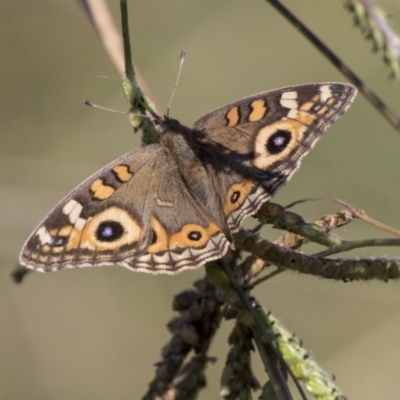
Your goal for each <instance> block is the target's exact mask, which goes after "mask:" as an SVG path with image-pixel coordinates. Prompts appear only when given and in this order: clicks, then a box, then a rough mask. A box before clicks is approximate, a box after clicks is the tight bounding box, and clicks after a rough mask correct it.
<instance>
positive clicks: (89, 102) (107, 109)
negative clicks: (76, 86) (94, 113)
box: [83, 100, 127, 114]
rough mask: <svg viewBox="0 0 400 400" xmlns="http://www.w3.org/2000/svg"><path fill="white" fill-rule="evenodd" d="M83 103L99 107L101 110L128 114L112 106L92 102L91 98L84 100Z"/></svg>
mask: <svg viewBox="0 0 400 400" xmlns="http://www.w3.org/2000/svg"><path fill="white" fill-rule="evenodd" d="M83 104H86V105H87V106H89V107H93V108H99V109H100V110H104V111H111V112H115V113H118V114H127V113H126V112H125V111H118V110H114V109H112V108H107V107H103V106H99V105H98V104H95V103H92V102H91V101H90V100H85V101H84V102H83Z"/></svg>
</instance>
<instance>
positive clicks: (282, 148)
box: [20, 83, 357, 274]
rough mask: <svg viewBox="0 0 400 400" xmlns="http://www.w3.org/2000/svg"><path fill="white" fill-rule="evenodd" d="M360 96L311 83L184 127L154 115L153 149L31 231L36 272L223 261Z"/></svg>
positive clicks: (110, 168)
mask: <svg viewBox="0 0 400 400" xmlns="http://www.w3.org/2000/svg"><path fill="white" fill-rule="evenodd" d="M356 92H357V91H356V88H355V87H354V86H352V85H349V84H344V83H311V84H304V85H299V86H292V87H286V88H280V89H276V90H272V91H267V92H263V93H259V94H256V95H253V96H250V97H247V98H244V99H241V100H238V101H236V102H234V103H231V104H228V105H226V106H224V107H221V108H219V109H218V110H215V111H213V112H211V113H209V114H207V115H205V116H204V117H202V118H200V119H199V120H198V121H197V122H196V123H195V124H194V126H193V128H188V127H186V126H183V125H182V124H181V123H180V122H179V121H177V120H174V119H171V118H169V117H164V118H161V117H159V116H156V115H155V116H154V121H153V122H154V124H155V127H156V129H157V132H158V134H159V139H160V140H159V143H158V144H152V145H148V146H145V147H142V148H140V149H135V150H133V151H131V152H129V153H127V154H125V155H123V156H122V157H120V158H118V159H117V160H115V161H113V162H112V163H111V164H109V165H107V166H105V167H104V168H102V169H101V170H100V171H98V172H97V173H95V174H94V175H92V176H91V177H90V178H88V179H87V180H85V181H84V182H83V183H81V184H80V185H79V186H78V187H77V188H76V189H74V190H73V191H72V192H71V193H70V194H68V195H67V196H66V197H65V198H64V199H63V200H62V201H61V202H60V203H59V204H57V205H56V206H55V208H54V209H53V210H52V211H50V213H49V214H48V215H47V216H46V217H45V218H44V220H43V221H42V222H41V223H40V224H39V226H38V227H37V228H36V229H35V230H34V232H33V233H32V234H31V236H30V237H29V238H28V240H27V242H26V243H25V245H24V247H23V249H22V251H21V255H20V263H21V264H22V265H24V266H26V267H28V268H31V269H34V270H36V271H41V272H48V271H56V270H60V269H64V268H77V267H87V266H101V265H110V264H119V265H122V266H124V267H126V268H128V269H130V270H133V271H141V272H149V273H153V274H158V273H165V274H176V273H178V272H180V271H183V270H186V269H194V268H198V267H200V266H202V265H204V264H205V263H206V262H208V261H211V260H215V259H219V258H221V257H223V256H224V255H225V254H226V252H227V251H228V250H229V249H230V248H233V238H232V234H233V233H235V232H237V231H238V230H239V229H240V228H241V226H242V223H243V220H244V219H245V218H246V217H247V216H249V215H252V214H254V213H255V212H256V211H257V210H258V209H259V208H260V207H261V205H262V204H263V203H265V202H266V201H268V200H269V199H270V198H271V197H272V196H273V195H274V194H275V193H276V191H277V190H278V189H279V188H280V187H281V186H282V185H283V184H285V183H286V182H287V181H288V180H289V179H290V178H291V176H292V175H293V173H294V172H295V171H296V170H297V169H298V168H299V166H300V163H301V160H302V158H303V157H304V156H305V155H306V154H307V153H308V152H309V151H310V150H311V148H312V147H313V146H314V144H315V143H316V141H317V140H318V139H319V138H320V137H321V136H322V134H323V132H325V130H326V129H327V128H328V127H329V126H330V125H331V124H332V123H333V122H334V121H335V120H336V119H337V118H339V117H340V116H341V115H342V114H343V113H344V112H345V111H346V110H347V109H348V107H349V106H350V104H351V103H352V101H353V99H354V97H355V95H356Z"/></svg>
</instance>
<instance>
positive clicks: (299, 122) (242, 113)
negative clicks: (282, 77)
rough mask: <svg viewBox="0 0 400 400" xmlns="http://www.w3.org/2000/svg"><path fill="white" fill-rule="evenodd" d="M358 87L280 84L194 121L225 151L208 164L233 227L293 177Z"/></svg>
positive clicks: (208, 142) (212, 145)
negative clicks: (274, 88) (282, 86)
mask: <svg viewBox="0 0 400 400" xmlns="http://www.w3.org/2000/svg"><path fill="white" fill-rule="evenodd" d="M356 92H357V90H356V88H355V87H354V86H352V85H349V84H344V83H312V84H306V85H300V86H292V87H287V88H281V89H277V90H273V91H269V92H264V93H259V94H257V95H254V96H251V97H247V98H245V99H242V100H239V101H237V102H234V103H232V104H229V105H226V106H225V107H222V108H220V109H218V110H216V111H213V112H211V113H210V114H207V115H206V116H204V117H203V118H201V119H200V120H198V121H197V122H196V123H195V125H194V129H195V130H196V131H198V132H199V133H198V135H197V138H198V140H199V141H200V142H202V143H203V146H205V147H207V146H208V148H209V149H211V150H212V151H214V152H217V153H218V154H220V155H221V157H220V159H221V160H220V161H219V160H218V157H214V158H210V160H211V162H210V163H209V166H210V168H212V169H213V170H215V171H216V174H215V176H216V177H217V179H218V180H219V182H218V183H217V186H218V187H219V188H220V194H221V196H222V203H223V204H224V207H223V208H224V215H225V218H226V221H227V223H228V226H229V227H230V229H231V230H232V231H237V230H238V229H239V228H240V226H241V224H242V221H243V219H244V218H245V217H246V216H248V215H251V214H253V213H254V212H256V211H257V210H258V209H259V207H260V206H261V204H262V203H264V202H265V201H267V200H268V199H269V198H270V197H271V196H272V195H273V194H274V193H275V192H276V191H277V190H278V189H279V188H280V187H281V186H282V185H283V184H285V183H286V182H287V181H288V180H289V179H290V178H291V176H292V175H293V173H294V172H295V171H296V170H297V169H298V168H299V166H300V163H301V160H302V158H303V157H304V156H305V155H306V154H307V153H308V152H309V151H310V150H311V149H312V147H313V146H314V144H315V143H316V141H317V140H318V139H319V138H320V137H321V135H322V134H323V133H324V132H325V131H326V129H327V128H328V127H329V126H330V125H331V124H332V123H333V122H334V121H336V120H337V119H338V118H339V117H340V116H341V115H342V114H343V113H344V112H345V111H346V110H347V109H348V108H349V106H350V104H351V103H352V101H353V99H354V97H355V95H356ZM203 159H204V157H203ZM227 160H229V162H228V163H227ZM224 165H225V166H226V165H229V169H226V168H225V169H224Z"/></svg>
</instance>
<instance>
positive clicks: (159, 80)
mask: <svg viewBox="0 0 400 400" xmlns="http://www.w3.org/2000/svg"><path fill="white" fill-rule="evenodd" d="M285 4H287V6H289V7H290V8H291V9H292V10H293V11H295V12H296V13H297V15H298V16H299V17H300V18H301V19H302V20H303V21H304V22H306V23H307V24H308V26H309V27H310V28H312V29H313V30H314V31H315V32H316V33H317V34H318V35H319V36H320V38H321V39H322V40H324V41H325V42H326V43H327V44H328V45H329V46H331V47H332V49H333V50H334V51H335V52H336V53H337V54H338V55H339V56H340V57H342V58H343V59H344V60H346V62H347V63H348V64H349V65H350V66H351V67H352V68H354V69H355V70H356V71H357V72H358V73H359V74H360V76H361V78H362V79H364V80H365V81H366V82H367V83H368V84H369V85H370V86H371V87H372V88H373V89H374V90H376V91H377V93H378V94H379V95H380V96H382V98H383V99H384V100H385V101H386V102H387V103H388V104H390V105H391V107H392V108H394V109H395V110H397V112H400V108H399V104H400V88H399V86H398V84H397V85H396V84H395V83H394V82H393V81H391V80H389V79H387V76H388V74H389V70H388V69H387V68H386V67H384V66H383V65H382V63H381V60H380V58H379V57H378V56H374V55H372V54H371V45H370V43H367V42H366V41H364V40H363V39H362V38H361V35H360V33H359V31H358V30H357V29H356V28H354V27H353V26H352V20H351V16H350V15H349V14H348V13H346V12H345V11H344V10H343V9H342V5H341V2H333V1H328V0H325V1H312V0H303V1H301V2H299V1H297V0H287V1H285ZM380 4H381V6H382V7H384V8H385V10H386V11H387V12H388V13H389V14H391V15H392V19H393V22H394V25H395V26H396V27H397V30H398V31H399V30H400V4H399V2H398V0H385V1H381V2H380ZM109 6H110V8H111V10H112V12H113V14H114V16H115V18H116V19H117V21H119V5H118V2H117V1H116V0H114V1H109ZM129 7H130V23H131V34H132V43H133V55H134V60H135V62H136V64H137V66H138V68H139V69H140V71H141V73H142V74H143V75H144V76H145V78H146V82H147V84H148V85H149V86H150V87H151V89H152V91H153V93H154V95H155V96H156V98H157V101H158V102H159V104H161V106H162V107H163V110H164V111H165V109H166V106H167V103H168V100H169V97H170V95H171V91H172V87H173V85H174V82H175V79H176V75H177V70H178V64H179V54H180V51H181V50H182V49H184V50H186V51H187V58H186V63H185V66H184V68H183V73H182V77H181V80H180V83H179V87H178V90H177V93H176V96H175V98H174V101H173V104H172V109H171V116H173V117H174V118H177V119H179V120H180V121H181V122H183V123H185V124H188V125H191V124H192V123H193V122H194V121H196V120H197V119H198V118H200V117H201V116H202V115H204V114H205V113H207V112H209V111H211V110H213V109H215V108H217V107H219V106H222V105H224V104H226V103H228V102H231V101H234V100H237V99H240V98H242V97H244V96H247V95H251V94H254V93H257V92H261V91H265V90H268V89H273V88H277V87H282V86H288V85H293V84H299V83H306V82H318V81H345V80H346V79H345V78H344V77H343V76H341V74H340V73H339V72H337V71H336V70H335V69H334V67H333V66H332V65H331V64H330V63H329V62H328V61H327V60H326V59H325V58H324V57H323V56H322V55H321V54H320V53H318V52H317V50H315V49H314V48H313V47H312V46H311V45H310V44H309V43H308V42H306V40H305V39H304V38H303V37H301V36H299V34H298V33H297V31H296V30H295V29H294V28H293V27H292V26H291V25H289V24H288V22H286V21H285V20H283V19H282V18H281V16H280V15H278V14H277V12H276V11H275V10H274V9H272V8H271V7H270V6H269V5H268V4H267V3H266V2H265V1H261V0H259V1H253V2H237V1H236V2H233V1H218V2H216V1H213V0H207V1H206V0H203V1H192V2H188V1H184V0H170V1H168V2H166V1H161V0H158V1H157V0H147V1H145V2H144V1H139V0H136V1H133V0H131V1H129ZM0 20H1V23H0V32H1V34H0V40H1V48H2V55H1V61H0V63H1V74H0V88H1V90H0V96H1V107H0V124H1V128H0V138H1V142H0V198H1V203H0V204H1V207H0V229H1V233H0V235H1V241H0V261H1V264H0V399H1V400H3V399H4V400H6V399H7V400H8V399H15V400H19V399H30V400H33V399H40V400H43V399H57V400H67V399H86V400H90V399H96V400H103V399H104V400H105V399H137V398H140V397H141V395H143V394H144V393H145V391H146V389H147V384H148V382H149V381H150V380H151V379H152V377H153V372H154V366H153V365H154V363H155V362H157V361H158V360H159V358H160V357H159V354H160V350H161V348H162V346H163V345H164V344H165V343H166V341H167V340H168V339H169V333H168V331H167V329H166V327H165V325H166V323H167V321H168V320H169V319H170V318H171V317H172V316H173V312H172V311H171V303H172V299H173V296H174V294H176V293H178V292H179V291H182V290H184V289H185V288H188V287H190V286H191V284H192V282H193V281H194V280H195V279H197V278H200V277H202V276H203V274H204V271H203V270H202V269H200V270H197V271H189V272H184V273H182V274H180V275H178V276H175V277H170V276H150V275H146V274H135V273H132V272H130V271H128V270H125V269H124V268H121V267H104V268H99V269H96V268H93V269H90V268H87V269H82V270H68V271H64V272H58V273H51V274H40V273H32V274H30V275H28V276H27V279H26V281H24V283H23V284H22V285H20V286H17V285H15V284H13V283H12V282H11V280H10V279H9V274H10V271H11V269H12V268H13V266H14V265H15V264H16V262H17V259H18V254H19V251H20V248H21V247H22V245H23V243H24V241H25V240H26V238H27V237H28V235H29V234H30V233H31V231H32V230H33V229H34V228H35V226H36V225H37V224H38V223H39V222H40V220H41V219H42V218H43V217H44V216H45V215H46V213H47V212H48V211H49V210H50V209H51V208H52V207H53V206H54V205H55V204H56V203H57V202H58V201H59V200H60V199H61V198H62V197H63V196H64V195H65V194H67V193H68V192H69V191H70V190H72V189H73V188H74V187H75V186H76V185H78V184H79V183H80V182H81V181H83V180H84V179H85V178H86V177H88V176H89V175H90V174H92V173H93V172H95V171H96V170H98V169H99V168H101V167H102V166H104V165H105V164H106V163H108V162H110V161H112V160H113V159H115V158H117V157H118V156H119V155H121V154H123V153H126V152H127V151H129V150H130V149H132V148H135V147H137V146H138V145H139V143H140V135H139V134H137V135H133V133H132V129H131V127H130V124H129V122H128V119H127V118H126V116H124V115H121V114H117V113H111V112H106V111H100V110H97V109H92V108H89V107H86V106H84V105H83V101H84V100H85V99H89V100H91V101H93V102H95V103H98V104H101V105H103V106H106V107H111V108H115V109H118V110H122V111H124V110H126V109H127V104H126V101H125V99H124V98H123V95H122V92H121V81H120V79H119V77H118V74H117V72H116V71H115V69H114V67H113V65H112V64H111V62H110V60H109V58H108V56H107V55H106V53H105V51H104V49H103V47H102V44H101V43H100V41H99V39H98V37H97V36H96V34H95V32H94V31H93V29H92V27H91V25H90V23H89V22H88V20H87V19H86V16H85V15H84V13H83V12H82V10H81V8H80V6H79V5H78V3H77V2H73V1H69V2H66V1H54V0H52V1H50V0H41V1H39V2H37V1H36V2H30V1H22V2H21V1H9V0H8V1H7V0H6V1H4V0H3V1H1V2H0ZM399 150H400V136H399V134H398V133H396V132H395V131H394V130H393V129H392V128H391V127H390V126H389V124H388V123H387V122H386V121H385V120H384V119H383V118H382V117H381V116H380V115H379V114H378V113H377V112H376V110H375V109H373V108H372V106H371V105H369V104H368V103H367V102H366V100H364V99H363V98H362V97H361V96H358V98H357V99H356V101H355V104H354V105H353V106H352V108H351V109H350V110H349V111H348V113H347V114H346V115H345V117H344V118H342V119H341V120H339V121H338V122H337V123H336V124H335V125H334V126H333V127H332V128H331V129H330V130H329V132H328V133H327V134H326V135H325V136H324V138H323V139H322V140H321V141H320V142H319V143H318V144H317V146H316V148H315V149H314V150H313V151H312V152H311V154H310V155H309V156H308V157H307V158H306V159H305V160H304V162H303V165H302V167H301V169H300V170H299V171H298V172H297V174H296V175H295V176H294V178H293V179H292V180H291V182H290V184H288V185H287V186H285V187H284V188H283V189H282V190H281V191H280V192H279V194H278V195H277V196H276V197H275V199H274V200H276V201H277V202H279V203H281V204H283V205H284V204H287V203H289V202H292V201H294V200H296V199H299V198H303V197H308V196H327V197H339V198H342V199H345V200H347V201H349V202H352V203H353V204H355V205H357V206H358V207H360V208H362V209H365V210H366V211H367V212H368V214H369V215H371V216H372V217H374V218H376V219H378V220H381V221H383V222H385V223H388V224H391V225H393V226H395V227H397V228H400V213H399V194H400V180H399V176H400V165H399ZM338 210H340V207H336V206H335V205H333V204H330V203H322V202H317V203H315V202H314V203H312V204H309V205H302V206H299V207H298V208H296V211H298V212H299V213H301V214H302V215H303V216H304V217H305V218H307V219H314V218H317V217H320V216H322V215H324V214H327V213H332V212H335V211H338ZM341 234H342V235H343V236H345V237H346V238H349V239H355V238H372V237H387V236H389V234H386V233H382V232H379V231H377V230H376V229H374V228H372V227H370V226H367V225H366V224H365V223H362V222H359V221H355V222H354V223H352V224H351V225H349V226H348V227H346V228H345V229H343V230H342V231H341ZM278 235H279V232H278V231H272V230H270V231H268V238H271V239H273V238H275V237H277V236H278ZM368 255H376V256H382V255H387V256H391V257H393V256H396V255H397V256H399V255H400V248H373V249H361V250H359V251H357V252H353V253H351V254H350V253H349V254H346V255H344V256H359V257H364V256H368ZM255 294H256V295H257V297H258V299H259V300H260V301H261V302H262V304H263V305H264V306H265V308H266V309H268V310H271V311H272V312H273V313H274V315H275V316H277V317H278V318H279V319H281V320H282V321H283V322H284V324H285V325H286V326H287V327H288V328H289V329H290V330H291V331H294V332H296V333H297V334H298V335H299V336H300V337H301V338H302V339H303V340H304V345H305V347H307V348H308V349H310V350H311V352H312V354H313V355H314V356H315V357H316V358H317V360H318V361H319V362H320V363H321V365H322V366H323V367H324V368H325V369H326V370H327V371H329V372H331V373H334V374H335V375H336V377H337V383H338V385H339V387H340V388H341V389H342V390H343V392H344V393H345V394H346V395H347V396H348V397H349V399H352V400H356V399H378V398H380V399H383V398H384V399H398V398H399V391H400V380H399V379H398V374H399V372H400V345H399V342H398V334H399V332H400V287H399V283H398V282H389V283H382V282H368V283H365V282H355V283H346V284H345V283H342V282H332V281H324V280H321V279H318V278H315V277H310V276H302V275H299V274H295V273H292V272H286V273H284V274H281V275H280V276H278V277H276V278H274V279H273V280H271V281H269V282H268V283H265V284H263V285H262V286H260V287H259V288H258V289H257V290H256V292H255ZM231 327H232V326H231V324H230V323H225V322H224V323H223V326H222V327H221V329H220V330H219V332H218V335H217V337H216V338H215V341H214V343H213V346H212V348H211V352H210V355H213V356H217V357H218V361H217V363H216V364H215V365H211V366H210V367H209V368H208V370H207V373H208V388H207V389H206V390H204V392H202V393H201V395H200V399H210V398H213V399H214V398H218V392H219V376H220V373H221V370H222V367H223V365H224V363H225V359H224V356H225V354H226V352H227V349H228V346H227V335H228V334H229V331H230V329H231ZM254 365H255V369H256V371H257V374H258V376H259V378H260V379H261V382H264V379H265V375H264V373H263V369H262V366H261V364H260V362H259V360H258V355H257V354H255V356H254Z"/></svg>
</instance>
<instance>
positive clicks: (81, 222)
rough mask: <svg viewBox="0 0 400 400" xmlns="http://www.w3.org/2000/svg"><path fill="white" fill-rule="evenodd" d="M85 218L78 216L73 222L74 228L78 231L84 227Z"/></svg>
mask: <svg viewBox="0 0 400 400" xmlns="http://www.w3.org/2000/svg"><path fill="white" fill-rule="evenodd" d="M85 225H86V219H83V218H78V219H77V220H76V222H75V224H74V226H75V228H77V229H79V230H80V231H81V230H82V229H83V228H84V227H85Z"/></svg>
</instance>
